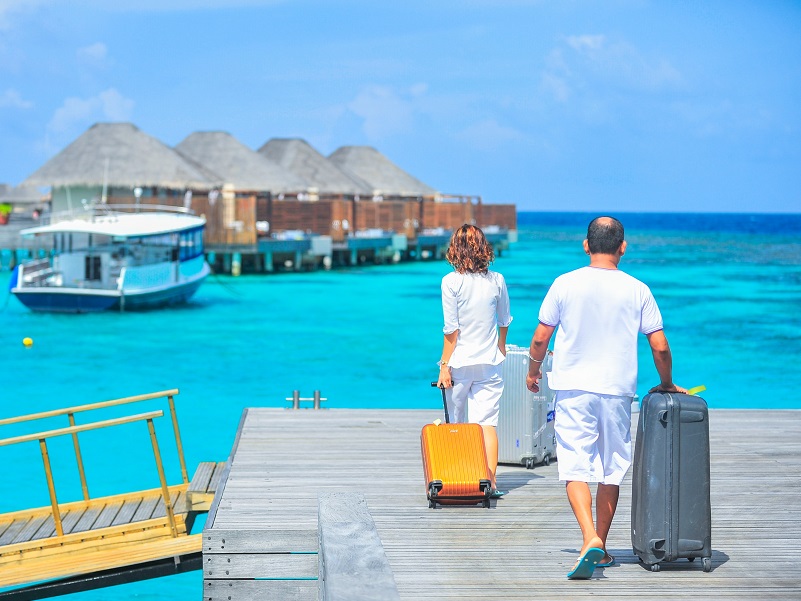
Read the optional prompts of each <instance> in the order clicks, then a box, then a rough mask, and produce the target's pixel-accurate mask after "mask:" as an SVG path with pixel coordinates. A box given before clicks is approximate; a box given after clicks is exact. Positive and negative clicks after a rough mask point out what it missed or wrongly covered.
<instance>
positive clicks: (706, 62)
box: [0, 0, 801, 212]
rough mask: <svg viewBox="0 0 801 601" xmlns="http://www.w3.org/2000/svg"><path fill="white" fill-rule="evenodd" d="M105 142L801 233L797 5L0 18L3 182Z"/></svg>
mask: <svg viewBox="0 0 801 601" xmlns="http://www.w3.org/2000/svg"><path fill="white" fill-rule="evenodd" d="M98 121H130V122H132V123H134V124H136V125H137V126H138V127H139V128H140V129H142V130H143V131H145V132H146V133H148V134H150V135H153V136H155V137H157V138H159V139H160V140H162V141H163V142H165V143H167V144H170V145H174V144H177V143H178V142H180V141H181V140H182V139H183V138H184V137H186V136H187V135H189V134H190V133H192V132H194V131H209V130H224V131H228V132H230V133H231V134H233V135H234V136H235V137H236V138H238V139H239V140H240V141H242V142H243V143H245V144H247V145H248V146H250V147H252V148H254V149H256V148H258V147H259V146H261V145H262V144H263V143H264V142H266V141H267V140H269V139H270V138H273V137H300V138H304V139H306V140H307V141H308V142H309V143H310V144H312V145H313V146H314V147H315V148H317V149H318V150H319V151H320V152H322V153H323V154H329V153H330V152H332V151H334V150H335V149H336V148H338V147H339V146H342V145H354V144H366V145H370V146H374V147H375V148H377V149H378V150H379V151H381V152H382V153H383V154H385V155H386V156H387V157H388V158H390V159H391V160H392V161H394V162H395V163H396V164H398V165H399V166H400V167H402V168H403V169H405V170H406V171H408V172H410V173H412V174H413V175H415V176H416V177H418V178H419V179H421V180H423V181H424V182H426V183H427V184H429V185H431V186H433V187H434V188H436V189H438V190H440V191H442V192H446V193H455V194H472V195H480V196H482V198H483V199H484V201H485V202H513V203H516V204H517V205H518V207H519V208H520V209H521V210H576V211H598V212H612V211H713V212H714V211H722V212H801V2H789V1H780V0H773V1H764V2H763V1H757V0H754V1H752V2H741V1H737V0H726V1H692V2H690V1H682V0H671V1H668V0H664V1H661V2H648V1H637V0H628V1H626V0H608V1H605V2H593V1H581V2H578V1H571V0H565V1H562V2H556V1H552V2H551V1H534V0H531V1H525V0H517V1H516V0H459V1H456V0H454V1H451V0H428V1H418V0H404V1H403V2H387V1H381V0H372V1H361V0H351V1H336V0H317V1H315V0H294V1H293V0H286V1H281V0H273V1H269V0H227V1H223V0H113V1H109V0H88V1H84V2H76V1H72V0H0V182H6V183H11V184H19V183H20V182H21V181H22V180H23V179H24V178H25V177H27V176H28V175H30V174H31V173H33V172H34V171H35V170H36V169H37V168H39V167H40V166H41V165H42V164H43V163H44V162H45V161H46V160H47V159H48V158H50V157H51V156H53V155H54V154H56V153H57V152H58V151H60V150H61V149H63V148H64V147H65V146H66V145H68V144H69V143H70V142H71V141H73V140H74V139H75V138H77V137H78V136H79V135H81V134H82V133H83V132H84V131H85V130H86V129H87V128H88V127H89V126H90V125H92V124H93V123H95V122H98Z"/></svg>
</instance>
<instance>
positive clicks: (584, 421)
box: [554, 390, 632, 486]
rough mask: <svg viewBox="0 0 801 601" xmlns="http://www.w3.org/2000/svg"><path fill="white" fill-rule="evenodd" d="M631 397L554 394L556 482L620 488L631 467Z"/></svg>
mask: <svg viewBox="0 0 801 601" xmlns="http://www.w3.org/2000/svg"><path fill="white" fill-rule="evenodd" d="M631 401H632V397H627V396H616V395H608V394H596V393H592V392H586V391H583V390H557V391H556V421H555V423H554V429H555V432H556V456H557V457H558V465H559V479H560V480H564V481H579V482H600V483H602V484H614V485H618V486H619V485H620V483H621V482H623V478H624V477H625V476H626V472H627V471H628V470H629V467H631V456H632V449H631Z"/></svg>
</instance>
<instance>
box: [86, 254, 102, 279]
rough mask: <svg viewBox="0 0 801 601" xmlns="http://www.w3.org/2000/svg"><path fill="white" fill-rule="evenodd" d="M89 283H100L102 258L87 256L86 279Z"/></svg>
mask: <svg viewBox="0 0 801 601" xmlns="http://www.w3.org/2000/svg"><path fill="white" fill-rule="evenodd" d="M84 279H85V280H87V281H100V280H101V279H102V276H101V274H100V257H99V256H98V255H86V277H85V278H84Z"/></svg>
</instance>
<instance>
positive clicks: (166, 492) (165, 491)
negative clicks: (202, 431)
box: [147, 419, 178, 537]
mask: <svg viewBox="0 0 801 601" xmlns="http://www.w3.org/2000/svg"><path fill="white" fill-rule="evenodd" d="M147 429H148V430H149V431H150V442H151V443H152V444H153V455H154V456H155V457H156V469H157V470H158V472H159V481H160V482H161V496H162V497H163V499H164V507H165V508H166V510H167V517H168V518H169V520H170V529H171V530H172V535H173V537H177V536H178V528H177V527H176V525H175V514H174V513H173V510H172V499H171V498H170V489H169V487H168V486H167V478H166V477H165V476H164V465H163V464H162V463H161V453H160V452H159V443H158V441H157V440H156V428H155V426H154V425H153V420H152V419H148V420H147Z"/></svg>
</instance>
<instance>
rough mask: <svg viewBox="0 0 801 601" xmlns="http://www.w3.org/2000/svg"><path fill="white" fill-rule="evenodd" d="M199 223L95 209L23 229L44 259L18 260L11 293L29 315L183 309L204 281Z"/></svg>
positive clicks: (157, 210)
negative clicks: (39, 240) (44, 247)
mask: <svg viewBox="0 0 801 601" xmlns="http://www.w3.org/2000/svg"><path fill="white" fill-rule="evenodd" d="M205 227H206V220H205V218H204V217H198V216H196V215H194V214H192V212H191V211H188V210H185V209H183V208H179V207H164V206H155V205H141V206H140V205H96V206H90V207H86V208H85V209H83V210H81V211H80V212H78V213H67V214H63V215H54V216H53V218H52V219H51V223H49V224H47V225H42V226H38V227H32V228H28V229H25V230H22V231H21V232H20V234H22V235H23V236H25V237H30V236H48V237H51V238H52V242H53V246H52V251H51V252H50V256H48V257H44V258H36V259H32V260H29V261H25V262H23V263H21V264H20V265H18V266H17V267H16V268H15V270H14V274H13V275H12V277H11V285H10V289H11V293H12V294H14V295H15V296H16V297H17V298H18V299H19V300H20V301H21V302H22V303H23V304H24V305H25V306H26V307H28V308H29V309H31V310H33V311H49V312H62V313H88V312H94V311H105V310H118V311H128V310H142V309H153V308H157V307H163V306H166V305H173V304H178V303H182V302H185V301H186V300H187V299H189V297H191V296H192V295H193V294H194V293H195V292H196V291H197V289H198V287H199V286H200V284H201V283H202V282H203V280H204V279H205V278H206V276H207V275H208V274H209V271H210V270H209V266H208V264H207V263H206V260H205V257H204V253H203V230H204V228H205Z"/></svg>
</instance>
